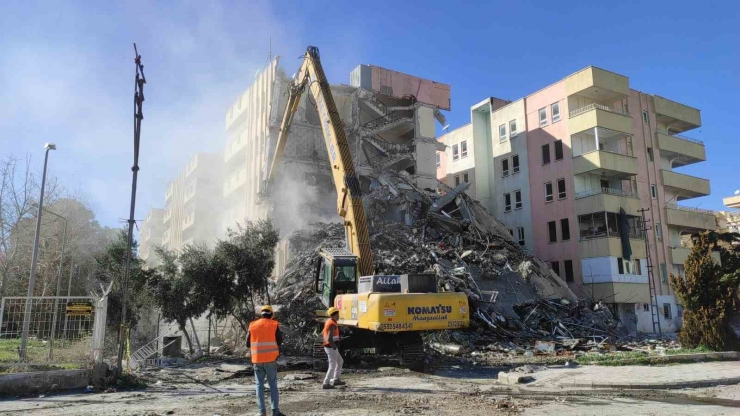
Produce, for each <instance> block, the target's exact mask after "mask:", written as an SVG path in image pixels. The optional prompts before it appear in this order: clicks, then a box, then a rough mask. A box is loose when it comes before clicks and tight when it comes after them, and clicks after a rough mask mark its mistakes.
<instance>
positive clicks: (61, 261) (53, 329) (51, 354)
mask: <svg viewBox="0 0 740 416" xmlns="http://www.w3.org/2000/svg"><path fill="white" fill-rule="evenodd" d="M31 206H32V207H35V208H38V204H31ZM44 211H46V213H47V214H51V215H53V216H55V217H57V218H59V219H61V220H62V221H64V233H63V234H62V255H61V256H60V258H59V273H58V274H57V296H56V299H55V301H54V319H53V323H52V324H51V344H50V345H49V361H51V360H52V359H53V358H54V338H56V334H57V314H58V313H59V296H60V295H59V292H60V291H61V287H62V264H64V246H65V245H66V244H67V219H66V218H64V217H62V216H61V215H59V214H57V213H55V212H53V211H51V210H49V209H47V208H44ZM40 214H41V210H39V215H40ZM71 278H72V277H71V275H70V279H71Z"/></svg>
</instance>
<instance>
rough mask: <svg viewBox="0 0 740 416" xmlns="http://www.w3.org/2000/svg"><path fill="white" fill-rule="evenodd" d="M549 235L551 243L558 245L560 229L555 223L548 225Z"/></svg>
mask: <svg viewBox="0 0 740 416" xmlns="http://www.w3.org/2000/svg"><path fill="white" fill-rule="evenodd" d="M547 235H548V239H549V240H550V242H551V243H556V242H557V241H558V228H557V225H556V224H555V221H550V222H548V223H547Z"/></svg>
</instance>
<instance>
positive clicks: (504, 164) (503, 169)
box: [501, 159, 509, 176]
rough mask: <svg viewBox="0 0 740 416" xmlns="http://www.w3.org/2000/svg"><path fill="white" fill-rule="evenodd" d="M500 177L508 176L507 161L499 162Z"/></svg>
mask: <svg viewBox="0 0 740 416" xmlns="http://www.w3.org/2000/svg"><path fill="white" fill-rule="evenodd" d="M501 175H503V176H509V159H503V160H501Z"/></svg>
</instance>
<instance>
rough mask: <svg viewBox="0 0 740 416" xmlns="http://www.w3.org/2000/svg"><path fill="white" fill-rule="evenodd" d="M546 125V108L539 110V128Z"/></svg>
mask: <svg viewBox="0 0 740 416" xmlns="http://www.w3.org/2000/svg"><path fill="white" fill-rule="evenodd" d="M546 125H547V108H540V127H544V126H546Z"/></svg>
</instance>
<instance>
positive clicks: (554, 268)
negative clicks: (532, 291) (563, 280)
mask: <svg viewBox="0 0 740 416" xmlns="http://www.w3.org/2000/svg"><path fill="white" fill-rule="evenodd" d="M550 267H551V268H552V271H554V272H555V274H556V275H558V276H560V262H559V261H553V262H551V263H550Z"/></svg>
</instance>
